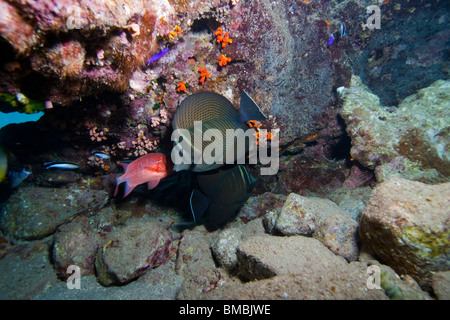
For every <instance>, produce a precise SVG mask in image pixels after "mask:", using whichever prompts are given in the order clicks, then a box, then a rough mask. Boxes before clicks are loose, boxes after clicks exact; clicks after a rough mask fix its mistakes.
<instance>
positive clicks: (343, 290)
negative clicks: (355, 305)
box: [217, 235, 386, 299]
mask: <svg viewBox="0 0 450 320" xmlns="http://www.w3.org/2000/svg"><path fill="white" fill-rule="evenodd" d="M238 264H239V275H240V276H241V277H242V278H243V279H245V280H247V281H248V280H253V281H254V280H260V281H256V282H250V283H247V284H245V285H243V286H236V287H233V286H230V287H228V288H227V287H225V288H224V291H222V292H221V291H220V290H217V292H218V293H217V294H219V295H220V294H223V295H224V296H226V297H228V298H235V299H236V298H238V297H239V298H240V299H270V298H272V299H282V298H284V299H287V298H289V299H384V298H386V296H385V295H384V294H383V293H382V292H381V291H379V290H368V289H367V287H366V280H367V275H366V274H365V272H364V271H362V270H361V269H360V268H359V267H355V266H354V265H352V264H349V263H347V262H346V261H345V260H344V259H343V258H342V257H339V256H336V255H334V254H333V253H332V252H330V251H329V250H328V249H327V248H325V247H324V246H323V245H322V244H321V243H320V242H319V241H317V240H315V239H311V238H307V237H303V236H291V237H275V236H269V235H258V236H254V237H250V238H249V239H248V240H247V241H245V242H244V243H241V244H240V245H239V248H238ZM268 278H271V279H269V280H261V279H268ZM344 279H345V280H344ZM341 280H344V281H341Z"/></svg>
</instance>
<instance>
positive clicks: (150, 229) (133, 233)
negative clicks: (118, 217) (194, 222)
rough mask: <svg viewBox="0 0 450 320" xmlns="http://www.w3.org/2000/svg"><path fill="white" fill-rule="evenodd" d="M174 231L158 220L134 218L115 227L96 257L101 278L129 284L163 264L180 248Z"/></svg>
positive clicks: (109, 281)
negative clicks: (118, 227)
mask: <svg viewBox="0 0 450 320" xmlns="http://www.w3.org/2000/svg"><path fill="white" fill-rule="evenodd" d="M172 240H173V239H172V233H171V232H170V231H168V230H166V229H164V228H162V227H161V226H160V225H159V224H158V223H156V222H154V221H151V220H146V219H143V218H142V219H131V220H129V221H128V222H127V224H126V226H125V227H123V228H120V229H118V230H114V231H112V232H111V233H110V234H109V235H108V237H107V238H106V240H105V244H104V245H103V246H101V247H100V248H99V250H98V253H97V257H96V260H95V269H96V272H97V279H98V281H99V282H100V283H101V284H103V285H106V286H108V285H112V284H126V283H128V282H130V281H131V280H134V279H135V278H137V277H139V276H140V275H142V274H143V273H144V272H145V271H146V270H151V269H152V268H154V267H157V266H159V265H164V264H165V263H167V261H169V259H170V258H171V256H172V255H173V254H174V253H175V252H176V251H174V250H173V249H172V247H171V245H172Z"/></svg>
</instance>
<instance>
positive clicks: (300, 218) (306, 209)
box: [274, 193, 341, 236]
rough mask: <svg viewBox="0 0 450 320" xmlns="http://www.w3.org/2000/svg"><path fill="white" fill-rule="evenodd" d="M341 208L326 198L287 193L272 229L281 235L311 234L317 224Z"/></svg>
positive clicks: (338, 211)
mask: <svg viewBox="0 0 450 320" xmlns="http://www.w3.org/2000/svg"><path fill="white" fill-rule="evenodd" d="M340 211H341V209H340V208H339V207H338V206H337V204H335V203H334V202H332V201H330V200H328V199H322V198H316V197H304V196H301V195H298V194H295V193H291V194H289V196H288V197H287V199H286V202H285V203H284V205H283V208H282V209H281V212H280V214H279V216H278V217H277V218H276V222H275V226H274V231H275V232H279V233H281V234H283V235H286V236H290V235H312V234H313V233H314V231H315V230H316V228H317V227H318V225H319V224H321V223H322V222H323V220H324V219H325V218H326V217H327V216H330V215H333V214H338V213H340Z"/></svg>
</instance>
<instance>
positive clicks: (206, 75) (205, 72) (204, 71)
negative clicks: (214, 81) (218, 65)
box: [198, 68, 210, 83]
mask: <svg viewBox="0 0 450 320" xmlns="http://www.w3.org/2000/svg"><path fill="white" fill-rule="evenodd" d="M198 72H200V82H201V83H203V82H205V80H206V79H208V78H209V76H210V74H209V72H208V70H207V69H206V68H200V69H198Z"/></svg>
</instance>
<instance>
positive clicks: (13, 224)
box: [0, 187, 109, 240]
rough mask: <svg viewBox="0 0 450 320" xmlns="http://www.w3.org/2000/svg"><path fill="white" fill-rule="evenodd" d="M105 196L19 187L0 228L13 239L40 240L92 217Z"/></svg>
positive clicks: (82, 191) (6, 210)
mask: <svg viewBox="0 0 450 320" xmlns="http://www.w3.org/2000/svg"><path fill="white" fill-rule="evenodd" d="M108 196H109V195H108V194H107V193H106V192H105V191H101V190H81V189H64V188H56V189H53V188H40V187H23V188H20V189H18V190H17V191H16V192H15V193H14V194H13V195H12V196H11V198H10V199H9V201H8V202H7V203H6V206H5V208H4V209H3V211H2V212H1V214H0V226H1V229H2V231H3V232H4V233H5V234H7V235H10V236H12V237H14V238H19V239H27V240H31V239H42V238H44V237H46V236H48V235H49V234H51V233H53V232H54V231H55V230H56V228H57V227H58V226H59V225H61V224H63V223H65V222H68V221H70V220H71V219H73V218H74V217H76V216H78V215H81V214H94V213H96V212H97V211H98V210H100V209H101V208H102V207H103V206H104V205H105V203H106V201H107V200H108ZM43 200H45V201H43Z"/></svg>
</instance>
